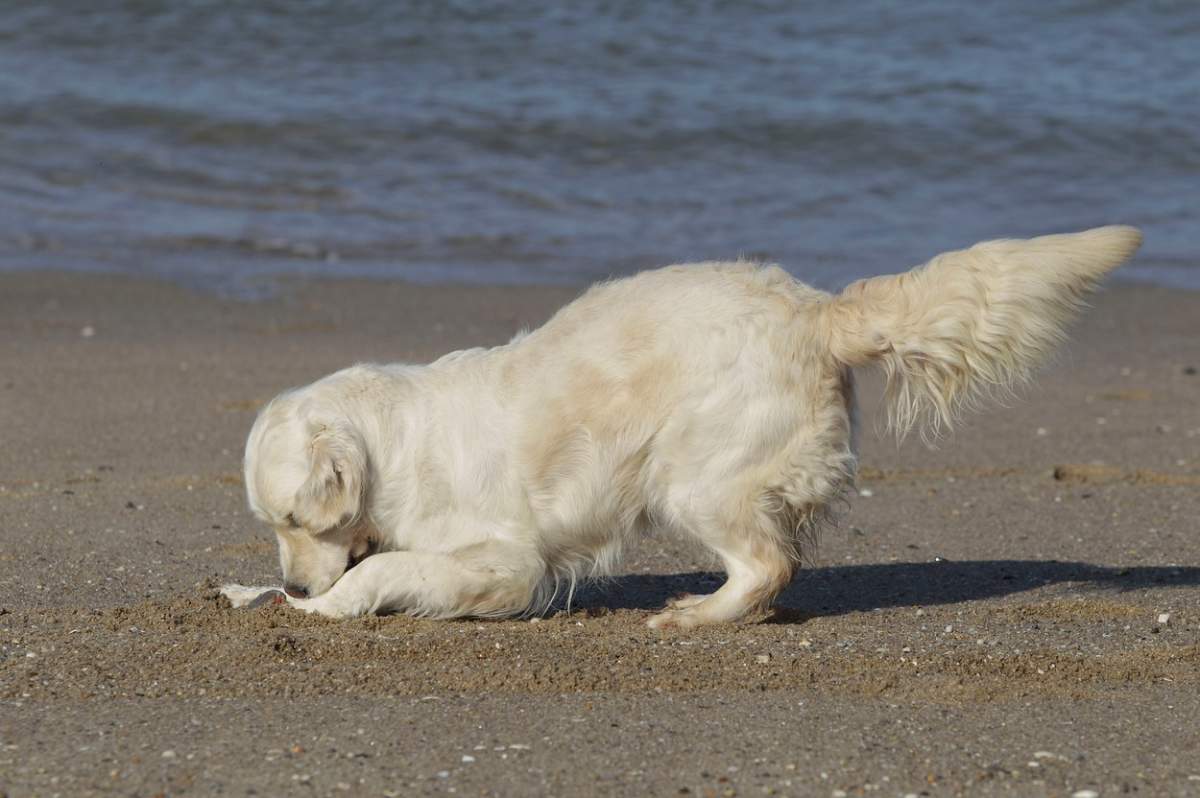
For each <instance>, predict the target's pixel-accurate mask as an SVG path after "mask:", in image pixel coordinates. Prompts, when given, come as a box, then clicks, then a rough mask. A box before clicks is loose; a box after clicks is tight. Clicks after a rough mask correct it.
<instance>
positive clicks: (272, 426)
mask: <svg viewBox="0 0 1200 798" xmlns="http://www.w3.org/2000/svg"><path fill="white" fill-rule="evenodd" d="M311 391H312V388H311V387H310V388H307V389H301V390H299V391H294V392H291V393H287V394H283V395H282V396H280V397H278V398H276V399H275V400H274V401H272V402H271V403H270V404H268V405H267V406H266V407H265V408H264V409H263V411H262V412H261V413H260V414H259V416H258V419H257V420H256V421H255V422H254V427H253V428H252V429H251V430H250V437H249V439H248V440H247V441H246V459H245V473H246V492H247V496H248V498H249V501H250V509H251V510H252V511H253V512H254V514H255V515H256V516H258V518H259V519H261V520H263V521H265V522H266V523H268V524H270V525H271V527H272V528H273V529H274V530H275V536H276V538H277V539H278V540H279V562H280V565H281V566H282V568H283V582H284V587H285V590H286V591H287V592H288V594H289V595H291V596H293V597H296V598H302V597H305V596H317V595H320V594H321V593H324V592H325V591H326V590H328V589H329V588H330V587H331V586H332V585H333V583H334V582H336V581H337V580H338V579H339V578H340V577H341V576H342V574H343V573H345V572H346V571H347V570H348V569H349V568H352V567H353V566H354V565H355V564H356V563H357V562H358V561H359V560H361V559H362V558H364V557H366V556H367V555H368V554H370V553H371V551H372V549H373V547H374V536H373V534H372V532H371V526H370V524H369V523H367V522H366V520H365V519H364V518H363V517H362V516H363V502H364V500H365V496H366V491H367V470H368V469H367V452H366V447H365V444H364V441H363V438H362V436H361V435H360V434H359V432H358V430H357V429H355V427H354V426H353V424H352V423H351V422H350V421H349V419H347V418H346V416H345V414H344V413H338V412H336V411H330V410H329V408H327V407H325V408H323V407H322V404H323V403H322V402H320V399H319V397H315V396H312V395H311Z"/></svg>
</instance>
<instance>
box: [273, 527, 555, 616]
mask: <svg viewBox="0 0 1200 798" xmlns="http://www.w3.org/2000/svg"><path fill="white" fill-rule="evenodd" d="M541 575H542V569H541V566H540V560H539V559H538V558H537V557H536V556H533V557H531V556H529V554H528V553H527V552H525V551H524V550H522V549H518V548H517V547H514V546H512V545H511V544H505V543H481V544H477V545H474V546H470V547H468V548H465V549H461V550H458V551H454V552H450V553H446V554H443V553H434V552H414V551H392V552H385V553H382V554H375V555H373V556H371V557H368V558H367V559H365V560H363V561H362V562H360V563H359V564H358V565H356V566H355V567H353V568H351V569H350V570H349V571H347V572H346V573H345V574H343V575H342V578H341V579H339V580H338V581H337V582H335V583H334V585H333V587H331V588H330V589H329V590H327V591H326V592H324V593H322V594H321V595H319V596H314V597H313V598H307V599H295V598H290V597H289V598H288V600H287V601H288V603H289V604H291V605H292V606H293V607H296V608H298V609H302V610H304V611H305V612H315V613H318V614H320V615H326V616H329V617H332V618H353V617H356V616H359V615H368V614H386V613H392V612H403V613H407V614H409V615H418V616H422V617H428V618H454V617H461V616H496V615H514V614H517V613H520V612H522V611H523V610H525V609H527V608H528V607H529V605H530V603H531V602H532V600H533V595H534V591H535V590H536V588H537V584H538V582H539V581H540V579H541Z"/></svg>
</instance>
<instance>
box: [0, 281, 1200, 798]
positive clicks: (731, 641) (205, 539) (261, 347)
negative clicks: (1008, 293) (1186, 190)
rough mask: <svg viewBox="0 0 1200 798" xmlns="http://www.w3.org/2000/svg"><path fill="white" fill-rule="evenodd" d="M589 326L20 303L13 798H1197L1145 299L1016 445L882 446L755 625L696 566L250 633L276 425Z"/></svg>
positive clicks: (310, 300)
mask: <svg viewBox="0 0 1200 798" xmlns="http://www.w3.org/2000/svg"><path fill="white" fill-rule="evenodd" d="M574 293H575V291H573V290H569V289H557V288H502V289H501V288H487V287H419V286H410V285H403V284H388V283H370V282H307V283H304V282H286V283H284V284H283V285H282V286H281V289H280V294H279V295H278V296H277V297H276V298H275V299H272V300H269V301H265V302H261V303H244V302H238V301H233V300H223V299H218V298H215V297H212V296H208V295H204V294H199V293H193V292H190V291H188V290H185V289H183V288H179V287H174V286H171V285H165V284H160V283H155V282H149V281H138V280H134V279H130V278H121V277H111V276H80V275H56V274H6V275H0V425H2V428H3V433H2V435H3V437H2V438H0V441H2V443H3V445H2V446H0V510H2V511H3V515H2V518H3V521H2V522H0V790H2V791H4V792H6V793H7V794H8V795H13V796H16V795H27V794H36V795H53V794H56V793H57V794H62V795H88V794H120V795H147V796H149V795H155V794H165V795H189V794H190V795H209V794H214V793H218V792H220V793H224V794H234V795H251V794H258V795H280V794H294V795H309V794H311V795H327V794H333V795H339V794H364V795H414V794H429V793H438V794H450V793H455V794H460V795H532V794H547V795H577V794H587V795H647V794H653V795H695V796H731V795H743V796H746V795H764V794H779V795H823V796H836V795H841V794H843V793H844V794H846V795H867V794H878V795H896V796H902V795H908V794H915V795H922V794H927V795H957V794H963V795H966V794H970V795H989V794H1011V795H1022V796H1037V795H1072V794H1073V793H1075V792H1077V791H1081V790H1094V791H1095V792H1097V793H1099V794H1101V795H1104V794H1116V793H1120V792H1133V791H1136V792H1138V793H1139V794H1143V795H1166V794H1173V795H1187V794H1200V753H1198V752H1200V725H1198V724H1197V723H1196V722H1195V718H1196V717H1198V716H1200V523H1198V522H1197V521H1196V519H1197V518H1198V517H1200V490H1198V488H1200V375H1198V374H1197V373H1196V370H1197V368H1200V344H1198V341H1200V337H1198V336H1197V332H1198V331H1200V325H1198V322H1197V316H1198V315H1200V295H1196V294H1189V293H1185V292H1179V291H1169V290H1165V289H1159V288H1151V287H1134V286H1118V287H1116V288H1113V289H1112V290H1110V291H1108V292H1107V293H1105V294H1103V295H1101V296H1100V297H1098V298H1097V299H1096V301H1095V308H1094V310H1093V311H1092V312H1091V314H1090V315H1089V316H1088V317H1087V318H1086V319H1085V321H1084V322H1083V323H1081V324H1080V325H1079V326H1078V327H1077V328H1076V329H1075V331H1074V333H1073V342H1072V344H1071V345H1070V346H1069V347H1068V348H1067V349H1066V350H1065V351H1064V353H1063V355H1062V357H1061V358H1060V359H1059V361H1058V362H1057V363H1056V364H1055V365H1054V366H1052V367H1051V368H1050V369H1049V370H1048V371H1047V372H1046V373H1045V374H1044V376H1043V377H1042V379H1041V380H1040V381H1039V383H1038V385H1037V386H1036V387H1034V388H1033V389H1031V390H1030V391H1028V392H1027V393H1026V395H1025V396H1024V397H1023V398H1022V399H1021V400H1020V401H1018V402H1017V403H1015V404H1014V405H1013V406H1012V407H1008V408H1003V409H995V410H990V411H988V412H987V413H984V414H982V415H980V416H976V417H974V418H972V419H970V420H969V421H968V423H967V424H966V425H964V426H963V427H962V428H961V429H960V430H959V431H958V432H957V433H956V434H955V435H954V436H953V437H951V438H949V439H947V440H945V441H943V442H942V443H941V444H940V445H939V448H938V449H937V450H936V451H935V450H930V449H929V448H927V447H925V446H924V445H922V444H921V443H920V442H919V441H918V440H915V439H914V440H910V441H908V442H906V443H905V444H904V445H902V446H897V445H896V444H895V443H894V442H890V441H888V440H885V439H882V438H880V437H879V436H877V435H876V434H875V433H874V432H873V430H872V419H873V418H875V417H876V413H875V411H874V408H875V407H876V405H877V386H878V383H877V381H876V380H875V379H874V378H871V377H867V378H866V379H864V381H863V390H862V394H863V396H864V400H865V409H864V418H865V419H866V421H867V423H866V425H865V429H864V436H863V437H864V440H863V445H862V450H863V451H862V455H863V456H862V461H863V472H862V479H861V480H860V484H859V488H860V490H861V493H862V495H861V496H858V497H855V498H854V500H853V502H852V504H851V507H850V508H849V509H848V510H847V511H846V512H845V514H844V516H843V518H842V522H841V525H840V527H839V528H838V529H836V530H833V531H832V532H831V533H830V534H828V535H827V536H826V537H825V539H824V541H823V543H822V546H821V549H820V552H819V553H818V555H817V556H816V558H815V561H814V562H813V563H812V564H811V566H810V567H808V568H807V569H805V570H804V571H803V572H802V573H801V574H800V575H799V576H798V577H797V578H796V580H795V582H794V583H793V585H792V586H791V588H790V589H789V590H788V591H787V592H786V594H785V595H784V596H783V597H782V599H781V601H780V602H779V606H778V607H777V608H776V610H775V611H774V612H773V613H772V614H771V615H770V616H768V617H766V618H763V619H761V620H760V622H757V623H752V624H746V625H741V626H736V627H733V626H731V627H725V628H713V629H703V630H699V631H691V632H686V633H680V632H672V633H655V632H651V631H649V630H647V629H646V628H645V627H644V625H643V624H644V621H645V619H646V618H647V617H648V615H649V613H650V611H651V610H653V609H654V608H655V607H657V606H659V605H661V603H662V602H663V600H664V599H665V598H667V597H669V596H671V595H673V594H675V593H678V592H682V591H686V590H695V589H699V588H703V587H705V586H706V585H710V584H713V583H715V580H717V579H718V578H719V576H718V574H716V573H714V570H713V569H714V565H713V563H712V561H711V560H709V559H708V558H707V557H705V556H704V555H703V554H702V553H700V552H697V551H695V550H694V549H693V548H691V547H690V546H689V545H688V544H687V543H686V542H683V541H680V540H676V539H673V538H670V537H653V538H650V539H648V540H646V541H645V542H644V543H643V544H642V545H641V546H640V547H639V548H638V549H637V550H636V551H635V552H633V553H632V556H631V557H630V559H629V560H628V562H627V563H626V567H625V571H624V573H623V574H622V575H621V576H619V577H617V578H615V579H613V580H612V581H610V582H609V583H607V584H604V585H600V586H595V587H592V588H589V589H587V590H586V591H584V592H583V594H582V595H581V596H579V597H578V600H577V602H576V603H575V605H574V606H573V607H572V608H571V609H570V611H567V610H565V609H563V610H560V611H558V612H557V613H556V614H553V615H551V616H549V617H547V618H545V619H541V620H538V621H537V622H530V621H516V620H513V621H486V622H480V621H458V622H431V621H419V620H413V619H409V618H405V617H389V618H365V619H358V620H354V621H348V622H335V621H330V620H326V619H321V618H313V617H307V616H303V615H301V614H298V613H295V612H291V611H288V610H287V609H286V608H280V607H265V608H259V609H256V610H233V609H231V608H230V607H229V606H228V605H227V604H226V603H225V602H224V601H223V599H221V598H220V597H219V596H218V595H217V592H216V587H217V586H218V585H219V584H221V583H222V582H225V581H238V582H242V583H246V584H270V583H272V582H276V581H278V575H277V572H276V571H277V565H276V561H275V552H274V543H273V541H272V540H271V537H270V533H269V531H268V530H266V529H263V528H260V527H259V526H258V525H257V524H256V522H255V521H254V520H253V518H252V517H251V516H250V514H249V513H248V512H247V511H246V509H245V506H244V499H243V496H242V488H241V476H240V456H241V446H242V442H243V439H244V436H245V434H246V432H247V431H248V429H249V426H250V423H251V421H252V419H253V416H254V412H255V409H256V408H257V407H258V406H260V404H261V403H262V402H263V401H264V400H266V399H268V398H270V397H271V396H272V395H273V394H274V393H276V392H277V391H279V390H280V389H282V388H284V387H288V386H291V385H296V384H300V383H303V382H307V381H309V380H311V379H313V378H315V377H317V376H320V375H322V374H324V373H327V372H329V371H332V370H334V369H336V368H339V367H342V366H345V365H348V364H349V363H352V362H355V361H360V360H427V359H430V358H433V357H435V356H437V355H439V354H441V353H443V352H445V351H448V350H451V349H455V348H460V347H463V346H470V345H480V344H492V343H498V342H501V341H503V340H505V339H506V338H507V337H509V336H510V335H511V334H512V333H513V332H515V331H516V330H518V329H519V328H521V327H523V326H529V325H536V324H538V323H539V322H540V321H542V320H544V319H545V318H546V317H547V316H548V315H549V314H550V313H551V312H553V310H554V309H555V308H556V307H557V306H558V305H559V304H561V303H563V302H565V301H567V300H569V299H570V298H571V297H572V296H573V295H574Z"/></svg>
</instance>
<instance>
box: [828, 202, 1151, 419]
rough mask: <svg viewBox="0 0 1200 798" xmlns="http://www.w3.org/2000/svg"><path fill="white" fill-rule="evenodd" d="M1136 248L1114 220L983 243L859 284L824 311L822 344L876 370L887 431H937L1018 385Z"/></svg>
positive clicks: (1137, 236)
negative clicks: (882, 384) (882, 377)
mask: <svg viewBox="0 0 1200 798" xmlns="http://www.w3.org/2000/svg"><path fill="white" fill-rule="evenodd" d="M1141 243H1142V235H1141V233H1140V232H1138V230H1137V229H1135V228H1133V227H1115V226H1114V227H1099V228H1096V229H1095V230H1088V231H1086V232H1082V233H1074V234H1069V235H1053V236H1043V237H1041V238H1032V239H1029V240H1024V241H1022V240H1002V241H987V242H984V243H982V244H976V245H975V246H973V247H971V248H970V249H965V250H961V251H958V252H948V253H946V254H943V255H938V256H937V257H936V258H934V259H933V260H931V261H929V262H928V263H926V264H925V265H923V266H919V267H917V268H915V269H913V270H912V271H910V272H907V273H905V274H897V275H889V276H886V277H873V278H871V279H869V280H860V281H858V282H856V283H853V284H852V285H850V286H849V287H848V288H846V290H845V291H843V292H842V293H841V294H840V295H839V296H836V297H834V298H832V299H831V300H830V301H829V302H828V303H826V304H825V305H824V306H823V311H822V320H823V323H824V325H825V332H826V334H827V336H828V341H829V348H830V351H831V352H832V353H833V356H834V357H835V358H836V359H837V360H838V361H840V362H841V363H843V364H845V365H847V366H857V365H862V364H866V363H874V362H878V363H880V364H881V365H882V366H883V369H884V371H885V373H886V376H887V392H886V399H887V419H888V427H889V429H891V430H892V431H894V432H895V433H896V434H897V435H900V436H903V435H904V434H905V433H907V432H908V431H909V430H910V429H911V428H912V427H913V425H914V424H920V426H921V432H922V435H926V436H928V435H932V436H936V435H937V433H938V432H939V431H940V430H941V429H943V428H949V427H950V426H951V425H952V423H953V421H954V419H955V417H956V416H957V414H958V412H959V411H960V410H962V409H964V408H968V409H969V408H972V407H974V406H976V405H977V404H978V403H979V400H981V399H983V398H986V397H988V396H991V395H994V394H1000V395H1001V396H1003V395H1005V394H1008V393H1010V392H1011V390H1012V388H1013V387H1014V386H1015V385H1017V384H1019V383H1022V382H1024V381H1026V380H1028V379H1029V377H1030V375H1031V374H1032V372H1033V370H1034V369H1035V368H1036V367H1037V366H1038V365H1039V364H1040V363H1041V362H1042V360H1044V359H1045V357H1046V356H1047V354H1048V353H1049V352H1050V350H1051V349H1052V348H1053V347H1054V345H1055V344H1057V343H1059V342H1060V341H1061V340H1062V339H1063V337H1064V332H1063V330H1064V327H1065V326H1066V324H1067V323H1068V322H1069V321H1070V320H1071V319H1072V318H1073V317H1074V316H1075V315H1076V313H1077V312H1078V310H1079V309H1080V308H1081V306H1082V305H1083V296H1084V295H1085V294H1086V293H1087V292H1088V291H1090V290H1092V289H1093V288H1095V286H1096V284H1097V283H1098V282H1099V280H1100V278H1102V277H1103V276H1104V275H1106V274H1107V273H1108V272H1110V271H1112V270H1113V269H1115V268H1116V267H1117V266H1120V265H1121V264H1122V263H1123V262H1125V261H1126V260H1128V259H1129V257H1130V256H1131V255H1133V253H1134V252H1135V251H1136V250H1137V248H1138V247H1139V246H1140V245H1141Z"/></svg>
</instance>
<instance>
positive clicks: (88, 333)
mask: <svg viewBox="0 0 1200 798" xmlns="http://www.w3.org/2000/svg"><path fill="white" fill-rule="evenodd" d="M95 334H96V328H95V327H93V326H92V325H90V324H89V325H88V326H86V327H84V328H83V329H82V330H80V331H79V336H80V337H81V338H91V337H92V336H93V335H95ZM1185 373H1186V372H1185Z"/></svg>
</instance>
